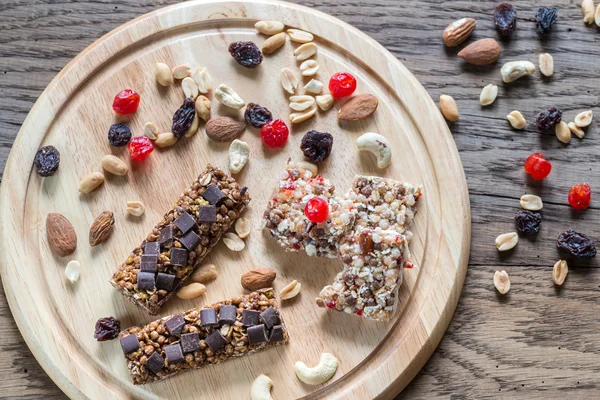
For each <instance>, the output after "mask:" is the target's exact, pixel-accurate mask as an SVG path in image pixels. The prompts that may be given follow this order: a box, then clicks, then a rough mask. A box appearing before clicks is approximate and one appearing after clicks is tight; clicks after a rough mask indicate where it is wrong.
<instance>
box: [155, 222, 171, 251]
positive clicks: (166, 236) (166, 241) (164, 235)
mask: <svg viewBox="0 0 600 400" xmlns="http://www.w3.org/2000/svg"><path fill="white" fill-rule="evenodd" d="M158 242H159V243H160V245H161V246H163V247H165V246H169V245H171V243H173V226H172V225H169V226H165V227H164V228H162V230H161V231H160V235H159V237H158Z"/></svg>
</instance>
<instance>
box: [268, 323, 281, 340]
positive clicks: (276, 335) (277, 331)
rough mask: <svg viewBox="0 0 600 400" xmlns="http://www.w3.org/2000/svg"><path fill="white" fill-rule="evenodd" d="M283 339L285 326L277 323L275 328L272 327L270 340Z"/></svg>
mask: <svg viewBox="0 0 600 400" xmlns="http://www.w3.org/2000/svg"><path fill="white" fill-rule="evenodd" d="M283 339H284V336H283V327H282V326H281V325H275V326H274V327H273V329H271V335H270V336H269V342H281V341H282V340H283Z"/></svg>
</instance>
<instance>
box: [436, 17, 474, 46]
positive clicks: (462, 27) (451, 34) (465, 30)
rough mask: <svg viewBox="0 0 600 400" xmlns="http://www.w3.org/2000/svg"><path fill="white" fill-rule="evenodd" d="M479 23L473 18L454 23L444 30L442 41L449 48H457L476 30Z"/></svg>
mask: <svg viewBox="0 0 600 400" xmlns="http://www.w3.org/2000/svg"><path fill="white" fill-rule="evenodd" d="M475 25H477V22H476V21H475V20H474V19H473V18H462V19H459V20H458V21H454V22H453V23H451V24H450V25H448V26H447V27H446V29H444V33H443V34H442V40H443V41H444V44H445V45H446V46H448V47H455V46H458V45H459V44H461V43H462V42H464V41H465V40H467V39H468V38H469V36H471V33H473V30H475Z"/></svg>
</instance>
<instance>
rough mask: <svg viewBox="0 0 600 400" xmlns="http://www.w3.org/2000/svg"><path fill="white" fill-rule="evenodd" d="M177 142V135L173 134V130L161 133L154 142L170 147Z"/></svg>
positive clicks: (159, 145)
mask: <svg viewBox="0 0 600 400" xmlns="http://www.w3.org/2000/svg"><path fill="white" fill-rule="evenodd" d="M175 143H177V137H175V135H173V132H163V133H161V134H159V135H158V137H157V138H156V140H155V141H154V144H155V145H157V146H158V147H169V146H173V145H174V144H175Z"/></svg>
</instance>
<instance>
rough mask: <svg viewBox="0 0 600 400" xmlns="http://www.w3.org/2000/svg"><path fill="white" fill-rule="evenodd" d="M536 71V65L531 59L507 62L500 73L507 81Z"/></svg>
mask: <svg viewBox="0 0 600 400" xmlns="http://www.w3.org/2000/svg"><path fill="white" fill-rule="evenodd" d="M533 73H535V65H533V63H531V62H529V61H511V62H507V63H506V64H504V65H503V66H502V68H501V69H500V75H502V80H503V81H504V82H505V83H510V82H513V81H516V80H517V79H519V78H521V77H523V76H526V75H532V74H533Z"/></svg>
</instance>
